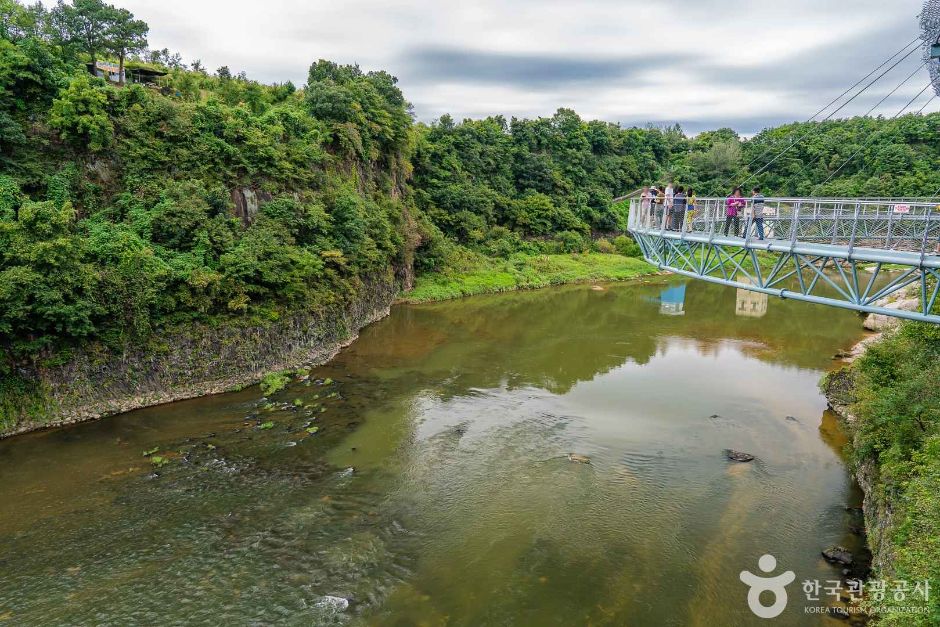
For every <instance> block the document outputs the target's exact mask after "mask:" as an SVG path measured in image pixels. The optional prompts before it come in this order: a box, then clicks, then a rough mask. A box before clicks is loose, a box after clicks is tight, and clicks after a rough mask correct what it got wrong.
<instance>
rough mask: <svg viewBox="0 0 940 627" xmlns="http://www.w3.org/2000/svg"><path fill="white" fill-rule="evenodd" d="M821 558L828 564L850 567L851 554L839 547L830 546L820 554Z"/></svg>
mask: <svg viewBox="0 0 940 627" xmlns="http://www.w3.org/2000/svg"><path fill="white" fill-rule="evenodd" d="M822 556H823V557H824V558H826V561H827V562H829V563H830V564H842V565H843V566H851V565H852V554H851V553H849V551H848V550H847V549H845V548H843V547H841V546H831V547H829V548H828V549H826V550H825V551H823V552H822Z"/></svg>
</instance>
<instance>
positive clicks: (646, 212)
mask: <svg viewBox="0 0 940 627" xmlns="http://www.w3.org/2000/svg"><path fill="white" fill-rule="evenodd" d="M652 207H653V194H652V193H651V192H650V188H649V187H644V188H643V191H641V192H640V220H641V223H642V224H643V226H645V227H647V228H649V224H650V209H652Z"/></svg>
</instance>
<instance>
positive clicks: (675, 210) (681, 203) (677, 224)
mask: <svg viewBox="0 0 940 627" xmlns="http://www.w3.org/2000/svg"><path fill="white" fill-rule="evenodd" d="M687 199H688V197H687V196H686V195H685V188H684V187H682V186H681V185H680V186H679V187H677V188H676V195H675V196H674V197H673V201H672V230H673V231H681V230H682V225H683V224H684V223H685V207H686V202H687Z"/></svg>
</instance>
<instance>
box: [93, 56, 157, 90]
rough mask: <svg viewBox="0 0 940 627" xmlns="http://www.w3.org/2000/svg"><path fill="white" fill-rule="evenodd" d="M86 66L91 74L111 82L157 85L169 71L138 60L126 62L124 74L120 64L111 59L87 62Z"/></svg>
mask: <svg viewBox="0 0 940 627" xmlns="http://www.w3.org/2000/svg"><path fill="white" fill-rule="evenodd" d="M86 67H87V68H88V71H89V72H90V73H91V74H94V75H95V76H97V77H99V78H103V79H105V80H106V81H108V82H111V83H124V82H129V83H141V84H144V85H155V84H156V82H157V80H158V79H159V78H160V77H162V76H166V75H167V71H166V70H164V69H163V68H161V67H159V66H156V65H151V64H149V63H141V62H137V61H128V62H127V63H125V64H124V73H123V74H122V73H121V66H120V65H118V64H117V63H111V62H109V61H98V62H97V63H95V64H94V65H92V64H91V63H87V64H86Z"/></svg>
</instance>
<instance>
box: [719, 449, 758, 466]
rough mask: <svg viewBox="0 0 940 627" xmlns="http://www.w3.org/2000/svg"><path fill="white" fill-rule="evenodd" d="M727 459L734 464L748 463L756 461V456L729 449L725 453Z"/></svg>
mask: <svg viewBox="0 0 940 627" xmlns="http://www.w3.org/2000/svg"><path fill="white" fill-rule="evenodd" d="M725 457H727V458H728V459H730V460H731V461H733V462H741V463H747V462H752V461H754V456H753V455H751V454H750V453H742V452H741V451H732V450H731V449H727V450H726V451H725Z"/></svg>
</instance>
